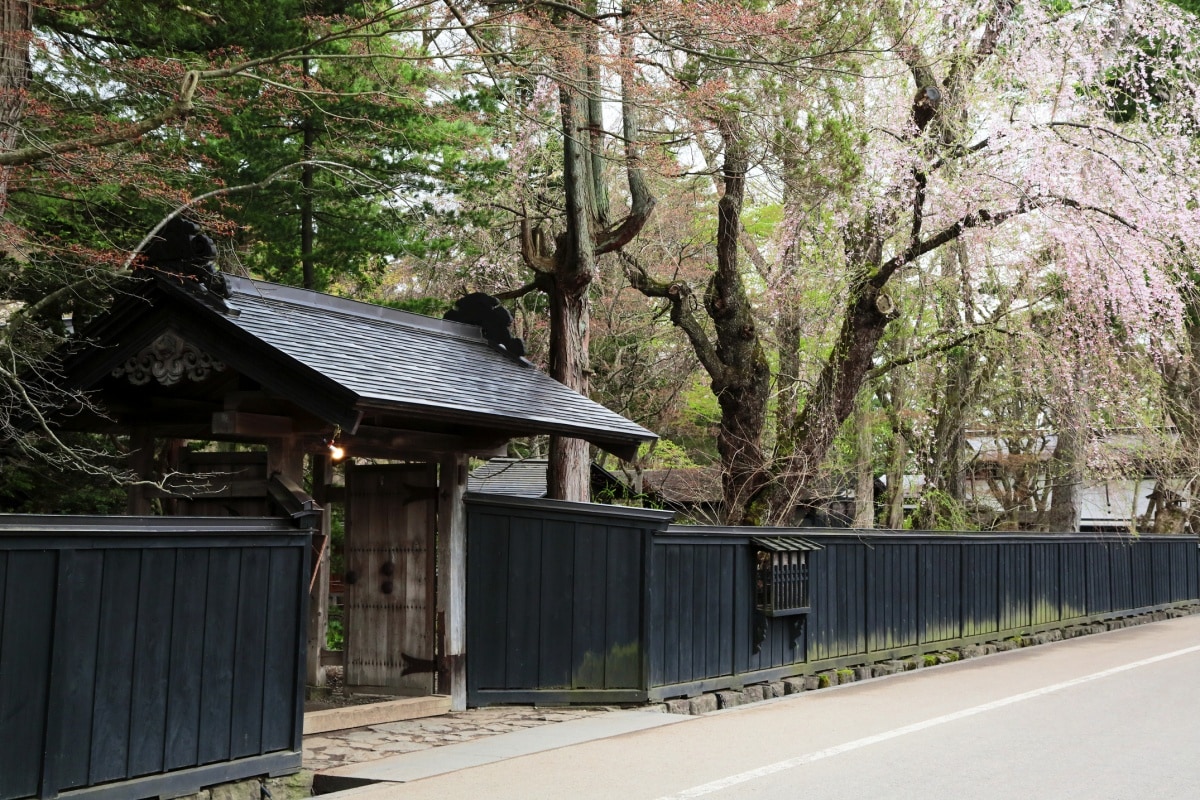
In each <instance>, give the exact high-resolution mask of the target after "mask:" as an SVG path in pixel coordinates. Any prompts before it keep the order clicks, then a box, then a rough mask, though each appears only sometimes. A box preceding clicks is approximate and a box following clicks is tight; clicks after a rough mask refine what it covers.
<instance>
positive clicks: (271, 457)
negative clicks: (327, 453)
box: [267, 436, 329, 686]
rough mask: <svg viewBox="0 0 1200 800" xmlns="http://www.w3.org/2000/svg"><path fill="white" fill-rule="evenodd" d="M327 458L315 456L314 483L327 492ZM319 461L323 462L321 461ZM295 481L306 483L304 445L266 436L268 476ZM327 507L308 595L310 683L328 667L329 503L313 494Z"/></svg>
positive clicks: (291, 438)
mask: <svg viewBox="0 0 1200 800" xmlns="http://www.w3.org/2000/svg"><path fill="white" fill-rule="evenodd" d="M327 460H328V459H323V458H322V457H321V456H315V457H314V459H313V467H314V473H315V474H314V475H313V487H314V492H317V487H320V492H321V493H324V484H325V483H326V482H327V481H328V478H327V477H326V476H327V475H328V474H329V470H328V469H327V468H326V462H327ZM318 462H320V464H319V465H318ZM276 473H278V474H279V475H281V476H283V477H284V478H287V479H288V480H290V481H292V482H293V483H295V484H297V485H300V486H303V485H304V447H303V445H302V444H301V442H300V440H299V439H298V438H297V437H295V436H278V437H272V438H270V439H268V440H267V478H268V479H270V477H271V476H272V475H274V474H276ZM313 499H314V500H317V502H318V503H321V505H322V506H323V507H324V510H323V511H322V513H321V530H320V531H319V532H318V533H317V535H316V536H315V537H314V542H313V545H314V546H315V547H316V548H317V550H316V551H315V552H314V553H313V555H312V557H313V560H314V563H313V567H314V572H313V578H314V580H312V581H311V583H310V587H309V598H308V645H307V658H306V665H305V671H304V675H305V677H304V681H305V683H306V684H307V685H308V686H324V685H325V668H324V667H323V666H321V648H322V647H323V646H324V645H325V629H326V626H327V624H328V620H329V548H328V547H327V546H326V543H327V542H328V541H329V506H328V503H324V502H322V499H327V498H321V497H320V496H319V495H318V497H315V498H313Z"/></svg>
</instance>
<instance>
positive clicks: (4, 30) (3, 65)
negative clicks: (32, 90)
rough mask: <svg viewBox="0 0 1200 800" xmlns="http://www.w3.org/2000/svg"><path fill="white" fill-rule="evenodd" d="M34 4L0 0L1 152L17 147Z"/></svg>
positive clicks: (3, 194)
mask: <svg viewBox="0 0 1200 800" xmlns="http://www.w3.org/2000/svg"><path fill="white" fill-rule="evenodd" d="M32 35H33V7H32V4H31V3H30V2H29V0H0V153H5V152H8V151H10V150H12V149H14V148H15V147H16V144H17V138H18V136H19V135H20V130H21V118H22V116H23V115H24V113H25V92H26V89H27V87H28V86H29V70H30V60H29V43H30V41H31V39H32ZM11 172H12V170H11V168H10V167H0V218H3V217H4V213H5V211H6V210H7V208H8V181H9V176H10V175H11Z"/></svg>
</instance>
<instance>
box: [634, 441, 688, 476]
mask: <svg viewBox="0 0 1200 800" xmlns="http://www.w3.org/2000/svg"><path fill="white" fill-rule="evenodd" d="M638 460H639V461H642V462H643V463H644V464H645V465H646V469H687V468H689V467H696V466H699V465H698V464H697V463H696V462H695V461H693V460H692V457H691V456H690V455H689V454H688V451H687V449H686V448H684V447H683V446H682V445H680V444H678V443H676V442H673V441H671V440H670V439H659V440H658V441H655V442H649V443H643V444H642V445H641V446H640V447H639V448H638Z"/></svg>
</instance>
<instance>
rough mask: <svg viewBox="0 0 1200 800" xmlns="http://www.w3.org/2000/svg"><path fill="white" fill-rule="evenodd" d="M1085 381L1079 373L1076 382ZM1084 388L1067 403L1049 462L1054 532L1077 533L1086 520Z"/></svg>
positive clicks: (1049, 519)
mask: <svg viewBox="0 0 1200 800" xmlns="http://www.w3.org/2000/svg"><path fill="white" fill-rule="evenodd" d="M1080 377H1082V376H1081V375H1080V374H1079V373H1077V374H1076V378H1077V379H1078V378H1080ZM1082 397H1083V394H1082V387H1081V386H1079V385H1076V386H1075V396H1074V397H1071V398H1069V399H1068V400H1067V401H1066V405H1065V407H1064V408H1063V410H1062V412H1061V413H1060V414H1059V415H1058V416H1059V424H1058V442H1057V444H1056V445H1055V447H1054V456H1053V457H1052V458H1051V460H1050V480H1051V481H1053V485H1052V488H1051V493H1050V511H1049V513H1048V514H1047V518H1046V522H1047V526H1048V527H1049V529H1050V530H1051V531H1054V532H1059V531H1078V530H1079V523H1080V520H1081V519H1082V517H1083V458H1084V446H1085V444H1086V439H1085V437H1086V435H1087V428H1086V418H1087V415H1086V411H1085V409H1084V406H1083V404H1082Z"/></svg>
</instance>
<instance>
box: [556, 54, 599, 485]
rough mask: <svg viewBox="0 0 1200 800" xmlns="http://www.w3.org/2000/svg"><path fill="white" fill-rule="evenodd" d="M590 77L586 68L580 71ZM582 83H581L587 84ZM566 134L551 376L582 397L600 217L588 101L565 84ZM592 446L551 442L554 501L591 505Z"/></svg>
mask: <svg viewBox="0 0 1200 800" xmlns="http://www.w3.org/2000/svg"><path fill="white" fill-rule="evenodd" d="M575 71H576V72H577V73H579V75H580V77H581V78H583V79H586V77H587V70H586V68H583V69H576V70H575ZM585 84H586V80H583V81H582V82H581V83H580V84H579V85H585ZM559 97H560V109H561V114H562V132H563V189H564V193H565V195H566V201H567V202H566V205H567V220H566V222H567V230H566V232H565V233H564V234H563V235H562V236H561V237H559V241H558V246H557V248H556V252H555V264H554V275H553V281H554V288H553V290H552V291H551V292H550V375H551V376H552V377H553V378H555V379H556V380H558V381H559V382H560V383H563V384H565V385H566V386H568V387H570V388H572V389H574V390H575V391H577V392H579V393H580V394H583V395H586V394H587V393H588V375H589V373H590V371H591V370H590V368H589V364H588V337H589V326H590V322H591V320H590V318H589V314H588V287H590V286H591V283H592V281H593V280H594V278H595V276H596V237H595V232H594V230H593V224H594V221H595V219H596V206H595V194H594V188H595V187H594V183H593V179H592V170H591V154H590V152H589V148H588V146H587V144H588V136H587V130H588V121H589V119H590V113H589V105H588V100H587V98H586V97H585V96H584V95H583V94H582V93H581V92H579V91H578V90H576V89H574V88H570V87H566V86H564V87H563V88H562V89H561V90H560V93H559ZM588 473H589V469H588V446H587V443H586V442H584V441H582V440H579V439H568V438H566V437H562V436H554V437H551V439H550V463H549V466H548V470H547V475H546V481H547V493H548V496H549V497H551V498H553V499H555V500H574V501H576V502H581V503H586V502H587V501H588V500H590V499H591V497H590V492H589V487H588Z"/></svg>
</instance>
